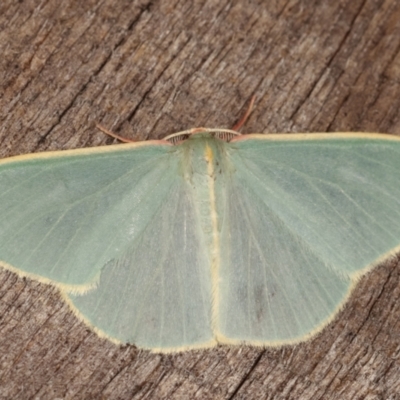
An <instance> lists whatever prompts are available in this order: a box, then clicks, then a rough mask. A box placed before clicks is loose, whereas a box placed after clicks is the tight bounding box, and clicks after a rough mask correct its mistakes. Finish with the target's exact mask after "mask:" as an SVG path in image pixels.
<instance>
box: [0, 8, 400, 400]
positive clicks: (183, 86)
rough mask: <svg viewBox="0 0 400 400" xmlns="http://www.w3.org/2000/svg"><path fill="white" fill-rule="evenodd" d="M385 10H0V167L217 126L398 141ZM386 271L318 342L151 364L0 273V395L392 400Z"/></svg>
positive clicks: (399, 89) (395, 292) (48, 294)
mask: <svg viewBox="0 0 400 400" xmlns="http://www.w3.org/2000/svg"><path fill="white" fill-rule="evenodd" d="M399 48H400V2H398V1H396V0H340V1H339V0H338V1H329V0H326V1H324V0H270V1H262V0H258V1H250V0H242V1H240V0H194V1H185V0H176V1H175V0H170V1H155V0H154V1H151V0H134V1H128V0H119V1H115V0H102V1H94V0H89V1H78V0H76V1H75V0H64V1H62V2H61V1H56V0H43V1H34V0H27V1H23V0H21V1H13V0H3V1H1V2H0V156H1V157H8V156H12V155H17V154H24V153H32V152H38V151H44V150H63V149H72V148H80V147H90V146H104V145H107V144H109V143H112V142H114V140H112V139H111V138H109V137H106V136H105V135H104V134H103V133H101V132H99V131H98V130H97V129H96V128H95V123H96V122H100V123H102V124H104V125H105V126H107V127H109V128H110V129H113V130H114V131H115V132H117V133H119V134H120V135H123V136H125V137H129V138H135V139H143V140H144V139H147V138H160V137H163V136H165V135H166V134H169V133H173V132H176V131H179V130H183V129H187V128H191V127H195V126H208V127H230V126H232V125H233V123H234V122H235V121H236V120H237V118H238V117H239V116H240V115H241V113H242V112H243V110H244V109H245V107H246V105H247V103H248V101H249V99H250V97H251V96H252V95H253V94H256V96H257V101H256V106H255V109H254V112H253V113H252V115H251V117H250V119H249V121H248V123H247V124H246V126H245V127H244V129H243V131H244V132H265V133H268V132H306V131H307V132H313V131H319V132H326V131H329V132H330V131H370V132H387V133H393V134H399V133H400V112H399V106H400V86H399V83H400V52H399ZM399 297H400V265H399V262H398V260H397V259H393V260H389V261H388V262H386V263H384V264H383V265H381V266H379V267H377V268H376V269H375V270H374V271H373V272H372V273H370V274H369V275H368V276H366V277H364V278H363V279H362V280H361V281H360V283H359V285H358V286H357V288H356V290H355V292H354V294H353V296H352V298H351V300H350V301H349V302H348V304H347V305H346V307H345V309H344V310H343V311H342V312H341V313H340V314H339V315H338V317H337V318H336V320H335V321H334V322H333V323H332V324H331V325H329V326H328V327H327V328H326V329H325V330H324V331H323V332H322V333H321V334H320V335H319V336H318V337H316V338H314V339H313V340H310V341H308V342H306V343H303V344H301V345H297V346H288V347H284V348H280V349H268V348H267V349H264V350H262V349H257V348H252V347H242V348H239V347H227V346H220V347H217V348H215V349H211V350H203V351H191V352H186V353H182V354H174V355H157V354H150V353H149V352H147V351H142V350H138V349H136V348H135V347H134V346H117V345H114V344H112V343H110V342H108V341H107V340H104V339H100V338H99V337H97V336H96V335H95V334H94V333H93V332H91V331H90V330H89V329H88V328H87V327H86V326H85V325H84V324H83V323H81V322H80V321H78V320H77V319H76V318H75V317H74V315H73V314H72V312H71V311H70V310H69V308H68V307H67V306H66V305H65V304H64V303H63V302H62V301H61V300H60V297H59V294H58V292H57V290H56V289H54V288H52V287H50V286H46V285H43V284H39V283H37V282H35V281H31V280H29V279H22V278H19V277H17V276H16V275H15V274H13V273H10V272H7V271H4V270H1V271H0V398H1V399H92V398H96V399H100V398H104V399H193V398H199V399H235V400H238V399H313V400H315V399H368V400H373V399H374V400H375V399H376V400H378V399H385V400H387V399H390V400H395V399H400V395H399V393H400V360H399V356H400V322H399V321H400V302H399Z"/></svg>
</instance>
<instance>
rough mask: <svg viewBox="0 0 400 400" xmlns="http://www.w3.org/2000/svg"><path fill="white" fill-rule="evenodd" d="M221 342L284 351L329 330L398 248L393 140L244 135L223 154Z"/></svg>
mask: <svg viewBox="0 0 400 400" xmlns="http://www.w3.org/2000/svg"><path fill="white" fill-rule="evenodd" d="M227 159H228V160H229V163H230V164H231V165H232V167H233V168H234V173H233V174H230V175H229V179H227V181H226V196H225V197H226V199H227V201H226V203H225V204H224V207H223V210H221V211H220V212H221V232H220V248H221V252H220V260H221V261H220V271H219V279H220V282H221V284H220V286H219V290H220V292H219V303H218V304H219V307H218V309H219V329H220V331H219V334H220V340H221V341H226V342H229V343H240V342H242V341H246V342H248V343H253V344H259V345H265V344H272V345H273V344H283V343H292V342H298V341H301V340H304V339H305V338H307V337H310V336H311V335H312V334H313V333H315V332H317V331H318V330H320V329H321V328H322V327H323V326H325V325H326V323H328V322H329V321H330V320H331V319H332V318H333V317H334V315H335V314H336V313H337V311H338V310H339V309H340V307H341V306H342V305H343V302H344V300H345V299H346V298H347V297H348V295H349V293H350V290H351V288H352V287H353V285H354V283H355V282H356V280H357V277H359V276H360V274H362V273H363V272H366V271H367V270H368V269H369V268H371V267H372V266H374V265H376V264H377V263H378V262H379V261H381V260H383V259H384V258H386V257H388V256H389V255H390V254H394V253H395V252H396V251H398V250H399V247H400V140H399V138H397V137H395V136H389V135H376V134H352V133H348V134H297V135H248V136H242V137H240V138H238V139H237V140H236V141H233V142H231V143H229V144H228V149H227Z"/></svg>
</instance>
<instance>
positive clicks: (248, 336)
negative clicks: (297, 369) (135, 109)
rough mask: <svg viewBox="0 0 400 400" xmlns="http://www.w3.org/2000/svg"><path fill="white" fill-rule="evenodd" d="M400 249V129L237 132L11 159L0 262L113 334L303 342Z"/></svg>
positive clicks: (4, 169)
mask: <svg viewBox="0 0 400 400" xmlns="http://www.w3.org/2000/svg"><path fill="white" fill-rule="evenodd" d="M399 248H400V138H399V137H396V136H391V135H383V134H359V133H337V134H275V135H262V134H250V135H240V134H238V133H237V132H234V131H229V130H213V129H205V128H204V129H195V130H190V131H185V132H181V133H178V134H174V135H170V136H167V137H166V138H165V139H164V140H158V141H148V142H138V143H131V144H124V145H112V146H104V147H99V148H92V149H81V150H72V151H62V152H48V153H41V154H33V155H26V156H18V157H12V158H9V159H5V160H2V161H1V162H0V260H2V261H1V265H2V266H4V267H5V268H7V269H10V270H12V271H16V272H17V273H18V274H20V275H25V276H29V277H33V278H35V279H38V280H40V281H42V282H46V283H51V284H54V285H56V286H57V287H58V288H59V289H60V290H61V292H62V294H63V297H64V298H65V299H66V301H67V302H68V303H69V304H70V305H71V307H72V309H73V310H74V312H75V313H76V314H77V315H78V316H79V317H80V318H81V319H83V320H84V321H85V322H86V323H87V324H88V325H90V326H91V327H92V328H93V329H94V330H95V331H96V332H97V333H99V334H101V335H104V336H106V337H108V338H109V339H111V340H114V341H116V342H123V343H134V344H135V345H137V346H138V347H142V348H147V349H151V350H153V351H160V352H168V351H180V350H187V349H193V348H205V347H211V346H214V345H216V344H218V343H227V344H250V345H256V346H275V345H282V344H290V343H297V342H300V341H303V340H306V339H307V338H309V337H311V336H312V335H313V334H315V333H316V332H318V331H320V330H321V329H322V328H323V327H324V326H325V325H326V324H327V323H329V322H330V321H331V320H332V319H333V317H334V316H335V315H336V314H337V312H338V311H339V310H340V309H341V307H342V306H343V304H344V302H345V301H346V299H347V298H348V297H349V295H350V293H351V290H352V289H353V287H354V285H355V283H356V281H357V279H358V278H359V277H360V276H361V275H362V274H364V273H365V272H367V271H368V270H369V269H371V268H372V267H373V266H375V265H377V264H378V263H379V262H381V261H382V260H383V259H385V258H387V257H389V255H393V254H395V253H396V251H398V250H399Z"/></svg>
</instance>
